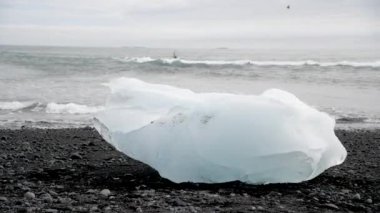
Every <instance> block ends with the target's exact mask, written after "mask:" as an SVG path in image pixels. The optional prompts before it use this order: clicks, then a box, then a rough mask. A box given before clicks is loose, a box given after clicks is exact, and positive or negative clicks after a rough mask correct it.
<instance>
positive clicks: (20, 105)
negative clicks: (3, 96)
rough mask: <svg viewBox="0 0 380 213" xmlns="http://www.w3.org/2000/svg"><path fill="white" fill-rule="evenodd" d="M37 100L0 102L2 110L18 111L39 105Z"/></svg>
mask: <svg viewBox="0 0 380 213" xmlns="http://www.w3.org/2000/svg"><path fill="white" fill-rule="evenodd" d="M37 104H38V103H36V102H28V101H26V102H20V101H9V102H6V101H5V102H0V110H9V111H16V110H21V109H25V108H29V107H32V106H35V105H37Z"/></svg>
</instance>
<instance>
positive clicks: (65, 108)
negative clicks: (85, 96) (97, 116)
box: [46, 103, 103, 114]
mask: <svg viewBox="0 0 380 213" xmlns="http://www.w3.org/2000/svg"><path fill="white" fill-rule="evenodd" d="M101 110H103V107H102V106H87V105H81V104H75V103H68V104H58V103H49V104H47V106H46V113H52V114H64V113H69V114H89V113H96V112H99V111H101Z"/></svg>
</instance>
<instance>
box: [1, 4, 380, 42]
mask: <svg viewBox="0 0 380 213" xmlns="http://www.w3.org/2000/svg"><path fill="white" fill-rule="evenodd" d="M287 5H290V6H291V9H290V10H287V9H286V6H287ZM379 9H380V1H377V0H321V1H313V0H281V1H278V0H266V1H258V0H240V1H233V0H219V1H217V0H204V1H201V0H192V1H191V0H145V1H143V0H110V1H103V0H76V1H74V0H73V1H69V0H33V1H32V0H3V1H2V2H1V3H0V43H3V44H32V45H74V46H75V45H80V46H123V45H124V46H125V45H134V44H135V45H143V46H155V47H160V46H162V47H164V46H186V45H189V46H192V47H193V46H194V45H195V46H199V47H204V46H206V47H208V46H210V47H211V46H215V45H216V46H228V45H231V46H236V47H251V46H257V44H263V42H264V43H265V42H267V43H270V42H271V41H275V42H280V43H281V40H283V43H288V42H289V41H293V43H297V42H295V41H301V40H302V41H304V43H308V42H307V41H306V40H307V38H309V39H314V40H318V41H320V42H322V41H323V42H325V41H326V38H331V39H337V40H339V41H342V38H344V39H343V40H347V41H352V39H354V40H355V39H356V38H369V39H367V44H368V45H371V42H372V41H373V39H377V38H378V37H379V34H380V20H379V15H378V13H376V12H377V11H379ZM305 39H306V40H305ZM272 43H273V42H272ZM301 43H302V42H301Z"/></svg>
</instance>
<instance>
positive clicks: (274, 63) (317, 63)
mask: <svg viewBox="0 0 380 213" xmlns="http://www.w3.org/2000/svg"><path fill="white" fill-rule="evenodd" d="M119 60H120V59H119ZM121 60H122V61H124V62H134V63H161V64H185V65H209V66H222V65H238V66H243V65H255V66H307V65H309V66H322V67H330V66H352V67H380V61H372V62H358V61H336V62H320V61H315V60H301V61H253V60H187V59H180V58H157V59H155V58H151V57H131V58H129V57H126V58H124V59H121Z"/></svg>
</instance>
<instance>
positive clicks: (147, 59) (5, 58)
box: [0, 46, 380, 129]
mask: <svg viewBox="0 0 380 213" xmlns="http://www.w3.org/2000/svg"><path fill="white" fill-rule="evenodd" d="M174 51H175V53H176V55H177V56H178V58H176V59H174V58H173V52H174ZM119 77H132V78H138V79H141V80H144V81H148V82H152V83H160V84H168V85H173V86H177V87H181V88H188V89H191V90H193V91H196V92H228V93H235V94H260V93H262V92H263V91H265V90H266V89H270V88H278V89H282V90H286V91H288V92H291V93H293V94H295V95H296V96H297V97H298V98H300V99H301V100H302V101H304V102H306V103H308V104H309V105H312V106H314V107H316V108H318V109H319V110H321V111H324V112H327V113H329V114H330V115H331V116H333V117H335V118H336V121H337V127H338V128H346V127H348V128H372V127H380V107H379V106H380V50H374V49H372V50H332V49H329V50H327V49H324V50H319V49H309V50H302V49H272V50H268V49H228V48H216V49H175V50H174V49H164V48H163V49H152V48H144V47H120V48H83V47H33V46H0V128H12V129H13V128H21V127H38V128H65V127H83V126H91V125H92V124H93V118H94V116H95V114H96V113H97V112H99V111H101V110H102V109H103V108H104V105H105V103H106V101H107V97H108V95H109V92H110V91H109V89H108V87H107V83H108V82H109V81H110V80H112V79H115V78H119Z"/></svg>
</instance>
